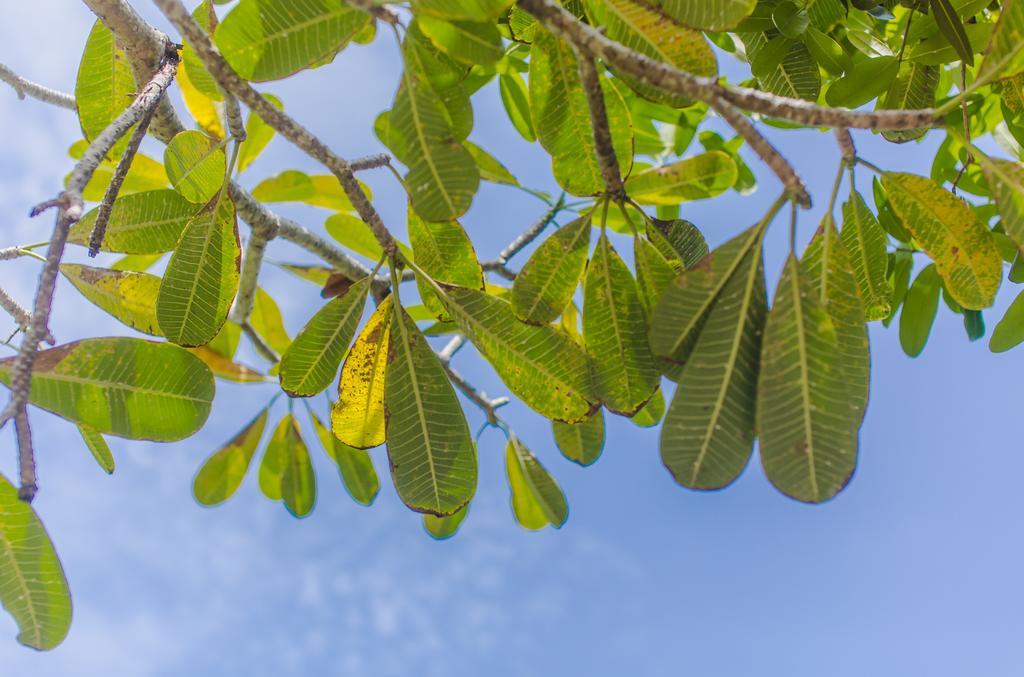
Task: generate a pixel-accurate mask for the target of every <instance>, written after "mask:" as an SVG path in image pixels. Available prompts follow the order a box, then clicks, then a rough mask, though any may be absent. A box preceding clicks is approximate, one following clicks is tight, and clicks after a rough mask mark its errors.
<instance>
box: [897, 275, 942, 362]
mask: <svg viewBox="0 0 1024 677" xmlns="http://www.w3.org/2000/svg"><path fill="white" fill-rule="evenodd" d="M941 291H942V279H941V278H940V277H939V273H938V269H937V268H936V264H929V265H928V266H927V267H926V268H925V269H924V270H922V271H921V272H920V273H918V275H917V278H916V279H915V280H914V283H913V284H911V285H910V289H909V290H908V291H907V296H906V298H905V299H904V300H903V312H901V313H900V346H901V347H902V348H903V352H905V353H906V354H907V355H908V356H910V357H917V356H918V355H920V354H921V351H922V350H924V346H925V344H926V343H928V336H929V335H930V334H931V333H932V324H933V323H934V322H935V313H936V312H937V311H938V309H939V293H940V292H941Z"/></svg>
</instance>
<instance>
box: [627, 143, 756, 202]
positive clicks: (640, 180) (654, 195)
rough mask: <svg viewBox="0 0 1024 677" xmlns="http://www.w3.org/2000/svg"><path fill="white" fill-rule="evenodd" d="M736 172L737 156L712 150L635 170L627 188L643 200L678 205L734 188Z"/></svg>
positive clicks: (636, 197) (633, 195) (638, 198)
mask: <svg viewBox="0 0 1024 677" xmlns="http://www.w3.org/2000/svg"><path fill="white" fill-rule="evenodd" d="M736 176H737V169H736V163H735V162H734V161H733V159H732V158H731V157H729V156H728V155H726V154H725V153H722V152H721V151H712V152H710V153H703V154H701V155H696V156H694V157H690V158H686V159H684V160H679V161H678V162H674V163H672V164H670V165H666V166H665V167H656V168H653V169H648V170H645V171H643V172H640V173H639V174H634V175H633V176H631V177H630V178H629V179H628V180H627V181H626V191H627V192H628V193H629V194H630V195H631V196H632V197H633V198H635V199H636V200H637V202H640V203H641V204H655V205H657V204H663V205H676V204H679V203H680V202H682V201H684V200H703V199H706V198H710V197H715V196H716V195H720V194H722V193H724V192H725V191H727V190H729V189H730V188H732V186H733V184H734V183H736Z"/></svg>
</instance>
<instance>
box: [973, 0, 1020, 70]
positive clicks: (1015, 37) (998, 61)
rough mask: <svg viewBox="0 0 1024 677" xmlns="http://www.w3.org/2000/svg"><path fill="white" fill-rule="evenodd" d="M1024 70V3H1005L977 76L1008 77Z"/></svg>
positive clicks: (1012, 0)
mask: <svg viewBox="0 0 1024 677" xmlns="http://www.w3.org/2000/svg"><path fill="white" fill-rule="evenodd" d="M1022 70H1024V3H1020V2H1017V1H1016V0H1011V1H1010V2H1006V3H1003V5H1002V11H1001V12H1000V13H999V23H997V24H996V29H995V31H993V33H992V41H991V42H990V43H989V45H988V49H987V50H986V56H985V59H984V60H983V61H982V62H981V68H979V69H978V74H977V77H979V78H990V77H992V76H993V75H998V76H999V77H1003V78H1008V77H1010V76H1012V75H1016V74H1017V73H1019V72H1021V71H1022Z"/></svg>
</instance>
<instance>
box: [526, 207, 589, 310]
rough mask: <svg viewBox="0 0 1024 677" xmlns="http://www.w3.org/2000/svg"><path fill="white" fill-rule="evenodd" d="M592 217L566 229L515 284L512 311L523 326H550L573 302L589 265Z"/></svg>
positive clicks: (557, 233)
mask: <svg viewBox="0 0 1024 677" xmlns="http://www.w3.org/2000/svg"><path fill="white" fill-rule="evenodd" d="M590 218H591V215H590V213H587V214H585V215H583V216H581V217H580V218H578V219H576V220H574V221H572V222H571V223H569V224H567V225H565V226H562V227H561V228H559V229H558V230H557V231H555V232H554V233H553V234H552V235H550V236H549V237H548V238H547V239H546V240H544V242H542V243H541V245H540V246H539V247H538V248H537V249H536V250H535V251H534V252H533V254H531V255H530V258H529V259H528V260H527V261H526V264H525V265H523V268H522V270H520V271H519V274H518V275H517V276H516V279H515V281H514V282H513V283H512V294H511V300H512V310H513V311H514V312H515V314H516V316H517V317H518V318H519V319H521V320H522V321H523V322H529V323H530V324H550V323H551V322H553V321H554V320H555V318H557V317H558V316H559V315H561V314H562V311H563V310H565V307H566V306H568V305H569V303H570V302H572V297H573V294H574V293H575V292H576V287H578V286H579V283H580V278H581V277H582V276H583V270H584V268H585V267H586V265H587V252H588V250H589V249H590Z"/></svg>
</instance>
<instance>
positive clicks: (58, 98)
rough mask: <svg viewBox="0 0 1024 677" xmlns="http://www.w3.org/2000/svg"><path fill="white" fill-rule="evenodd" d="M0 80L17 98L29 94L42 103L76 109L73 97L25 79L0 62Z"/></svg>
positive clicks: (22, 97)
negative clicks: (12, 89) (11, 89)
mask: <svg viewBox="0 0 1024 677" xmlns="http://www.w3.org/2000/svg"><path fill="white" fill-rule="evenodd" d="M0 80H2V81H3V82H6V83H7V84H9V85H10V86H11V87H13V88H14V91H15V92H17V94H18V98H19V99H24V98H25V97H26V96H31V97H32V98H33V99H38V100H39V101H42V102H43V103H49V104H53V105H54V106H60V107H61V108H67V109H68V110H76V106H75V97H73V96H71V95H70V94H67V93H65V92H61V91H58V90H56V89H50V88H49V87H44V86H43V85H38V84H36V83H34V82H32V81H30V80H26V79H25V78H23V77H21V76H20V75H18V74H17V73H15V72H14V71H12V70H11V69H10V68H8V67H7V66H5V65H4V64H2V63H0Z"/></svg>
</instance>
